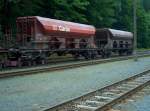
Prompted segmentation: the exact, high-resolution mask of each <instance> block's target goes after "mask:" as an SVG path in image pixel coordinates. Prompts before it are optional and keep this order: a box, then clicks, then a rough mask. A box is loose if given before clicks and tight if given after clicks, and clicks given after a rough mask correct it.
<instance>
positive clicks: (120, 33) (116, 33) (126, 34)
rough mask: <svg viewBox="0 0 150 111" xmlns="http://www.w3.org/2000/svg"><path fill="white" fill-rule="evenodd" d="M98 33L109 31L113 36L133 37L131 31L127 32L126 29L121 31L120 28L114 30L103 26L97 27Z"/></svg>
mask: <svg viewBox="0 0 150 111" xmlns="http://www.w3.org/2000/svg"><path fill="white" fill-rule="evenodd" d="M97 32H98V33H100V32H103V33H106V32H109V33H110V34H111V35H112V37H113V38H128V39H133V34H132V32H127V31H122V30H115V29H110V28H104V29H98V30H97Z"/></svg>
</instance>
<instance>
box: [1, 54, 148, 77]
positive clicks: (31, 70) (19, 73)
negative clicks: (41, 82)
mask: <svg viewBox="0 0 150 111" xmlns="http://www.w3.org/2000/svg"><path fill="white" fill-rule="evenodd" d="M147 56H150V54H140V55H138V56H137V57H139V58H140V57H147ZM133 58H134V56H123V57H114V58H109V59H100V60H99V59H97V60H89V61H76V62H74V63H66V64H61V65H56V66H50V65H49V66H41V67H40V66H39V67H35V68H29V69H28V68H27V69H20V70H18V71H2V72H0V78H5V77H12V76H23V75H29V74H36V73H42V72H48V71H58V70H64V69H70V68H77V67H82V66H88V65H96V64H101V63H107V62H115V61H122V60H128V59H133Z"/></svg>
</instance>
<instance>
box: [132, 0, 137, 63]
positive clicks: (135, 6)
mask: <svg viewBox="0 0 150 111" xmlns="http://www.w3.org/2000/svg"><path fill="white" fill-rule="evenodd" d="M133 16H134V19H133V21H134V22H133V23H134V24H133V25H134V26H133V27H134V43H133V44H134V52H133V54H134V60H135V61H137V60H138V59H137V51H136V50H137V0H133Z"/></svg>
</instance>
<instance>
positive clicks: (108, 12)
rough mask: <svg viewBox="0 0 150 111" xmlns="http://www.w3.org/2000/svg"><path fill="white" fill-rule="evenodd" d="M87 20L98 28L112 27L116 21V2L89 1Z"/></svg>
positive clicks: (110, 0)
mask: <svg viewBox="0 0 150 111" xmlns="http://www.w3.org/2000/svg"><path fill="white" fill-rule="evenodd" d="M89 3H90V5H89V7H88V10H87V19H88V21H89V23H90V24H93V25H95V26H96V27H99V28H100V27H111V26H112V24H113V23H114V22H115V21H116V19H115V17H114V16H115V12H114V11H115V10H114V9H115V7H116V4H115V1H114V0H89Z"/></svg>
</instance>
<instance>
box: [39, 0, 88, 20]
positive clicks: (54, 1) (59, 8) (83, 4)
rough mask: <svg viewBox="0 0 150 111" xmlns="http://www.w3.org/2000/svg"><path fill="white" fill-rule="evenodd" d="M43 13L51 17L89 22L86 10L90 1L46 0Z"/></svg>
mask: <svg viewBox="0 0 150 111" xmlns="http://www.w3.org/2000/svg"><path fill="white" fill-rule="evenodd" d="M44 2H46V4H45V3H43V4H42V5H41V6H42V10H41V11H40V13H41V15H43V16H45V17H50V18H56V19H62V20H68V21H74V22H82V23H85V22H87V19H86V16H85V12H86V10H87V6H88V4H89V2H87V0H44Z"/></svg>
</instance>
